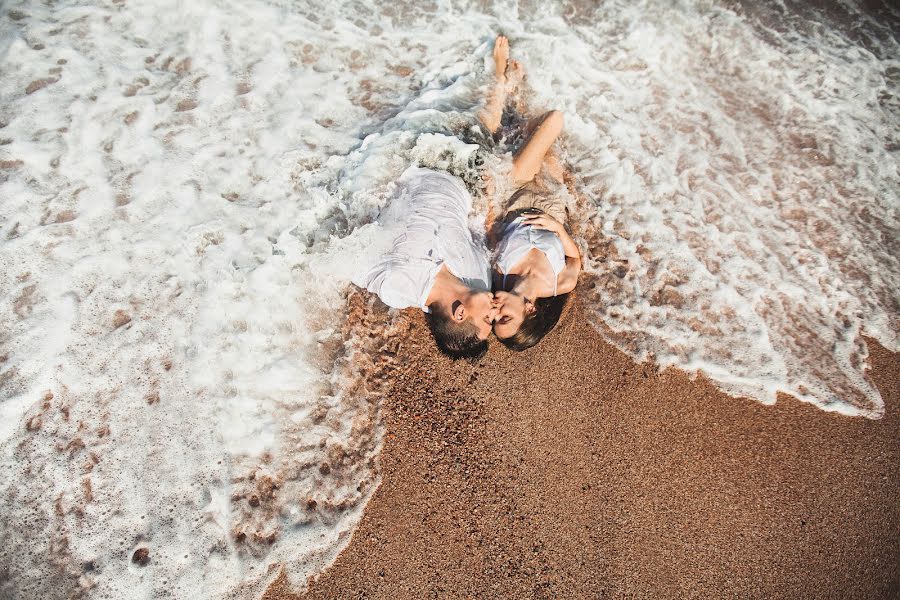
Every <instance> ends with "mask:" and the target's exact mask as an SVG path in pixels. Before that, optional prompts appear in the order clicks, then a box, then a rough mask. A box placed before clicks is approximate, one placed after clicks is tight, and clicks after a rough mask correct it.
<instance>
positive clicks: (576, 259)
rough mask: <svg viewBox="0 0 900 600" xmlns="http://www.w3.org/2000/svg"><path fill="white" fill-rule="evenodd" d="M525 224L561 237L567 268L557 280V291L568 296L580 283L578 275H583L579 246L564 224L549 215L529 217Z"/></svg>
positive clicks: (541, 214) (540, 214) (564, 268)
mask: <svg viewBox="0 0 900 600" xmlns="http://www.w3.org/2000/svg"><path fill="white" fill-rule="evenodd" d="M524 223H525V224H527V225H530V226H531V227H534V228H535V229H545V230H547V231H552V232H553V233H555V234H556V235H558V236H559V240H560V241H561V242H562V246H563V252H565V254H566V266H565V267H563V270H562V271H560V273H559V276H558V279H557V280H556V290H557V293H559V294H568V293H569V292H571V291H572V290H573V289H575V285H576V284H577V283H578V275H579V274H580V273H581V251H580V250H578V245H577V244H576V243H575V240H573V239H572V236H571V235H569V232H568V231H566V228H565V227H564V226H563V224H562V223H560V222H559V221H557V220H556V219H554V218H553V217H551V216H550V215H548V214H547V213H538V214H534V215H529V216H527V217H526V218H525V220H524Z"/></svg>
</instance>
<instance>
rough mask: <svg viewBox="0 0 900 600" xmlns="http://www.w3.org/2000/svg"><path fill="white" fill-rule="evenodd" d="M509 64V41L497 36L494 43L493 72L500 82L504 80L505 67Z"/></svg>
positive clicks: (503, 36) (504, 37) (502, 36)
mask: <svg viewBox="0 0 900 600" xmlns="http://www.w3.org/2000/svg"><path fill="white" fill-rule="evenodd" d="M508 62H509V40H508V39H506V36H505V35H498V36H497V39H496V40H495V41H494V72H495V74H496V75H497V79H499V80H500V81H505V80H506V66H507V63H508Z"/></svg>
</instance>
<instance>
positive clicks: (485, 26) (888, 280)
mask: <svg viewBox="0 0 900 600" xmlns="http://www.w3.org/2000/svg"><path fill="white" fill-rule="evenodd" d="M869 4H870V5H869V6H867V7H866V9H865V10H863V9H862V8H860V7H859V6H858V5H856V4H854V3H850V2H841V3H837V4H835V5H833V6H832V5H828V6H826V7H818V6H815V5H807V4H797V3H793V2H790V3H773V4H771V5H767V6H766V7H760V6H759V5H758V3H754V2H746V3H738V2H728V3H726V2H694V3H690V2H674V3H673V2H662V1H658V2H625V1H619V2H604V3H602V4H599V5H595V3H592V2H568V3H566V2H563V3H556V2H538V1H533V2H525V1H523V2H519V3H516V2H505V3H504V2H497V3H494V2H468V3H467V2H441V1H435V2H425V3H419V2H408V3H407V2H391V3H383V4H375V3H369V2H344V3H338V2H295V1H287V0H281V1H263V0H242V1H240V2H239V1H237V0H233V1H226V0H222V1H217V2H214V1H211V0H197V1H195V2H176V1H168V2H167V1H163V0H156V1H146V2H136V1H132V0H111V1H101V0H82V1H79V2H74V1H72V2H66V1H60V2H55V3H52V5H49V4H46V3H36V2H31V1H16V0H12V1H10V2H6V3H5V4H4V5H3V8H2V17H0V73H2V74H3V76H2V77H0V511H2V516H3V519H2V525H0V596H2V597H11V598H71V597H84V598H120V597H125V596H127V597H141V598H170V597H175V598H219V597H248V598H249V597H254V596H255V595H257V594H258V592H259V590H260V589H261V588H262V586H264V585H265V584H266V582H267V581H268V580H270V579H271V578H272V576H273V575H275V574H277V566H278V565H284V566H285V569H286V570H287V573H288V575H289V577H290V578H291V580H292V581H293V582H295V583H297V584H302V582H303V581H304V580H305V578H306V577H307V576H309V575H311V574H314V573H317V572H319V571H321V569H322V568H324V566H325V565H327V564H328V563H329V562H330V561H331V560H332V559H333V558H334V557H335V556H336V554H337V552H339V551H340V549H341V548H342V547H343V545H344V544H346V542H347V541H348V539H349V535H350V533H351V532H352V531H353V527H354V525H355V523H356V522H357V521H358V519H359V516H360V514H361V511H362V509H363V507H364V506H365V502H366V500H367V499H368V497H369V495H370V494H371V492H372V490H373V489H374V488H375V486H376V485H377V465H376V457H377V451H378V448H379V444H380V439H381V431H380V429H379V419H378V408H379V402H380V399H381V398H382V395H383V393H384V390H383V389H381V388H379V387H378V385H377V382H378V381H379V380H382V379H384V378H383V377H382V376H381V375H382V374H383V373H384V371H385V369H386V368H387V367H389V364H390V362H389V361H390V357H391V356H392V354H393V352H394V350H395V349H396V346H397V344H399V343H402V328H403V324H402V322H401V321H402V320H401V321H398V320H397V319H395V315H393V314H391V313H388V312H387V311H385V310H384V309H383V308H379V307H378V306H377V305H374V304H372V303H371V301H370V299H367V298H365V297H364V296H362V295H360V294H357V293H354V292H353V290H352V287H351V286H350V284H349V281H350V279H351V277H352V276H353V275H354V274H356V273H357V272H359V271H360V270H361V269H364V268H365V267H366V265H368V264H371V261H372V260H374V258H377V256H378V254H379V252H380V251H381V250H383V249H384V248H385V247H387V245H388V244H389V243H390V240H391V235H390V230H389V228H385V227H383V226H381V225H380V224H379V223H378V220H377V219H378V215H379V212H380V211H381V210H382V209H385V208H386V207H388V206H389V205H390V200H391V197H392V195H393V194H394V192H395V191H396V190H395V185H394V183H393V182H394V180H396V178H397V177H398V176H399V175H400V173H402V172H403V170H405V169H406V167H407V166H409V165H410V164H411V163H417V164H421V165H425V166H430V167H434V168H442V169H447V170H450V171H452V172H454V173H456V174H458V175H460V176H463V177H464V178H465V179H466V180H467V181H468V182H469V183H470V184H472V185H473V188H475V189H476V190H477V185H478V178H479V172H480V171H479V169H482V170H486V171H488V172H491V171H496V172H500V171H502V169H503V168H504V164H507V163H508V155H504V152H506V151H507V150H508V149H509V148H508V147H506V146H505V145H502V144H501V146H500V147H498V149H497V155H496V156H491V155H485V154H483V153H482V152H480V151H479V148H478V146H477V145H476V144H475V143H474V142H475V141H476V140H477V135H476V133H475V132H473V130H472V128H471V125H472V123H473V118H474V114H475V112H476V110H477V108H478V105H479V102H480V101H481V99H482V98H483V94H484V91H485V89H486V86H487V83H488V76H487V74H488V67H489V65H490V48H491V43H492V40H493V38H494V36H496V35H497V34H498V33H504V34H506V35H508V36H509V37H510V39H511V45H512V49H513V55H514V57H515V58H518V59H519V60H521V61H522V62H523V64H524V66H525V69H526V73H527V81H526V88H525V91H524V92H523V96H522V101H523V103H524V104H527V105H528V106H529V107H530V110H532V111H533V112H534V114H538V113H540V112H542V111H544V110H548V109H551V108H556V109H559V110H562V111H563V112H564V113H565V117H566V132H565V134H564V136H563V139H562V140H561V143H560V151H561V155H562V157H563V159H564V160H565V162H566V163H567V164H568V165H569V166H570V168H571V170H572V173H573V175H572V178H571V181H570V183H571V185H572V191H573V194H574V198H575V201H574V203H573V228H574V230H575V232H576V234H577V236H578V239H579V243H581V244H582V247H583V250H584V253H585V259H586V260H585V263H586V268H585V270H586V275H585V277H584V279H583V282H582V285H581V288H580V292H579V293H581V294H583V296H584V298H585V300H586V305H587V307H588V309H589V311H590V315H591V318H592V319H593V320H594V322H595V323H596V325H597V328H598V330H599V331H600V332H601V333H602V334H603V335H605V336H606V337H607V339H609V340H610V341H611V342H613V343H614V344H616V345H617V346H618V347H620V348H622V349H623V350H624V351H626V352H628V353H629V354H630V355H632V356H633V357H634V358H635V360H652V361H654V362H655V363H656V364H658V365H659V366H660V367H670V366H671V367H677V368H682V369H685V370H687V371H689V372H702V373H704V374H705V375H706V376H707V377H709V378H710V379H711V380H712V381H714V382H715V383H716V384H717V385H719V386H721V387H722V388H723V389H725V390H727V391H729V392H731V393H732V394H734V395H736V396H746V397H750V398H754V399H756V400H759V401H761V402H767V403H770V402H773V401H774V399H775V395H776V393H777V392H779V391H782V392H787V393H789V394H792V395H794V396H796V397H798V398H800V399H802V400H805V401H808V402H811V403H813V404H816V405H817V406H820V407H822V408H823V409H827V410H834V411H839V412H842V413H845V414H848V415H858V416H864V417H872V418H877V417H879V416H880V415H881V414H882V413H883V410H884V406H883V401H882V399H881V397H880V395H879V393H878V391H877V389H875V387H874V386H873V385H872V383H871V381H870V380H869V379H868V378H867V376H866V373H865V370H866V357H867V352H866V347H865V344H864V342H863V340H862V337H861V336H862V335H863V334H864V335H867V336H870V337H871V338H874V339H876V340H877V341H879V342H880V343H881V344H883V345H884V346H885V347H887V348H888V349H890V350H892V351H898V350H900V343H898V334H897V332H898V330H900V327H898V325H900V323H898V320H900V293H898V289H900V285H898V283H900V282H898V279H900V265H898V256H900V252H898V250H900V248H898V240H900V235H898V233H900V225H898V206H900V203H898V196H897V193H898V192H897V191H898V189H900V186H898V172H897V150H898V148H900V112H898V107H900V104H898V100H897V97H896V95H897V93H898V80H900V61H898V57H900V48H898V44H897V40H896V37H895V34H894V33H893V32H894V31H896V30H897V23H898V22H900V16H898V13H897V12H892V9H890V8H889V7H887V6H874V7H873V6H871V3H869ZM489 202H490V199H486V198H484V197H482V196H480V195H479V196H478V197H477V198H476V208H477V209H478V213H479V214H483V213H484V211H485V210H486V208H487V205H488V204H489ZM477 221H478V216H477V215H475V216H473V223H475V224H476V225H477ZM598 368H599V367H598ZM138 549H146V550H147V552H148V558H149V561H145V564H143V565H142V564H141V563H140V561H139V562H134V561H133V560H132V558H133V557H134V556H135V551H136V550H138Z"/></svg>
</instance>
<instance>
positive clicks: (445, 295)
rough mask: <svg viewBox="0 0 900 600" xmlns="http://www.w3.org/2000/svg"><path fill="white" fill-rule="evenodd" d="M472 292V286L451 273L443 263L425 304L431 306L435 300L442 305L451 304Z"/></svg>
mask: <svg viewBox="0 0 900 600" xmlns="http://www.w3.org/2000/svg"><path fill="white" fill-rule="evenodd" d="M471 293H472V290H471V288H469V286H467V285H466V284H465V283H463V282H462V280H460V278H459V277H457V276H456V275H454V274H453V273H451V272H450V270H449V269H448V268H447V265H441V268H440V270H439V271H438V272H437V275H435V277H434V285H432V286H431V291H430V292H428V298H426V299H425V306H431V305H432V304H433V303H435V302H437V303H439V304H441V305H442V306H451V305H452V304H453V303H454V302H456V301H457V300H459V299H461V298H465V297H467V296H468V295H469V294H471Z"/></svg>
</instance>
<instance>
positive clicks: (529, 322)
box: [500, 294, 569, 352]
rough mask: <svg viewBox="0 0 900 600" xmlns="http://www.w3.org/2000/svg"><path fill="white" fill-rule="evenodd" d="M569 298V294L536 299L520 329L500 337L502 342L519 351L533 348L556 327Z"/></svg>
mask: <svg viewBox="0 0 900 600" xmlns="http://www.w3.org/2000/svg"><path fill="white" fill-rule="evenodd" d="M568 300H569V294H560V295H559V296H552V297H550V298H538V299H536V300H535V301H534V312H532V313H531V314H528V315H525V320H524V321H522V326H521V327H519V330H518V331H517V332H515V333H514V334H513V335H511V336H509V337H508V338H500V343H501V344H503V345H504V346H506V347H507V348H510V349H512V350H515V351H517V352H521V351H522V350H525V349H527V348H531V347H532V346H534V345H535V344H537V343H538V342H539V341H541V340H542V339H544V336H545V335H547V334H548V333H550V330H551V329H553V328H554V327H556V324H557V323H559V317H560V315H562V312H563V309H564V308H565V307H566V303H567V302H568Z"/></svg>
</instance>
